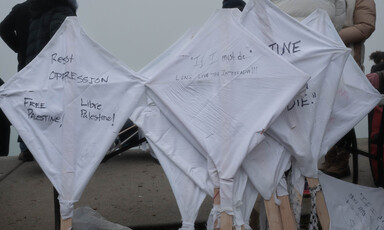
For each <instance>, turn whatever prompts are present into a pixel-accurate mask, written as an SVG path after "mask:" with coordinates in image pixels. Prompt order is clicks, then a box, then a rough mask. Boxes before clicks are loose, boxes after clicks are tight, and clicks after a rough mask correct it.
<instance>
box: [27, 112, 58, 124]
mask: <svg viewBox="0 0 384 230" xmlns="http://www.w3.org/2000/svg"><path fill="white" fill-rule="evenodd" d="M28 118H29V119H32V120H36V121H43V122H60V119H61V117H60V116H51V115H47V114H44V115H40V114H35V112H34V111H33V109H28Z"/></svg>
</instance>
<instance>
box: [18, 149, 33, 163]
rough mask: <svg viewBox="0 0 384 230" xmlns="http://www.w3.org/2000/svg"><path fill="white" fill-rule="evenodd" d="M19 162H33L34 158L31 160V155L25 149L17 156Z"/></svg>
mask: <svg viewBox="0 0 384 230" xmlns="http://www.w3.org/2000/svg"><path fill="white" fill-rule="evenodd" d="M19 160H21V161H23V162H26V161H33V160H34V158H33V155H32V153H31V152H30V151H29V150H28V149H27V150H24V151H22V152H21V153H20V154H19Z"/></svg>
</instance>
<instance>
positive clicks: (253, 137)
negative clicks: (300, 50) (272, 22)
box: [146, 9, 308, 213]
mask: <svg viewBox="0 0 384 230" xmlns="http://www.w3.org/2000/svg"><path fill="white" fill-rule="evenodd" d="M238 13H239V11H238V10H237V9H236V10H218V11H217V12H216V13H215V14H214V15H213V17H212V18H211V19H210V20H208V22H207V23H206V24H205V25H204V26H203V27H202V28H201V29H200V30H199V31H198V33H197V34H196V36H195V37H194V39H193V40H192V41H190V42H189V44H187V46H185V47H184V48H183V49H182V50H181V51H180V54H179V55H175V56H172V57H170V58H172V59H171V61H169V62H167V64H166V65H164V67H163V69H162V70H161V71H160V72H159V73H158V74H157V75H156V76H154V77H153V78H152V79H150V80H149V81H148V82H147V83H146V86H147V87H148V89H149V90H148V95H149V96H150V97H151V98H152V99H153V101H154V102H155V103H156V105H157V106H158V107H159V108H160V110H161V111H162V112H163V113H164V114H165V115H166V116H167V118H168V120H169V121H170V122H172V123H173V124H174V125H175V127H177V128H178V129H179V130H180V132H182V134H183V135H184V136H185V137H186V138H187V139H188V141H189V142H191V143H192V144H193V145H194V146H195V148H196V149H198V151H199V152H200V153H203V154H205V155H206V156H207V157H208V159H209V160H208V162H212V164H213V166H214V168H215V169H216V170H217V173H218V176H219V187H220V195H221V209H222V210H223V211H227V212H228V213H231V212H232V211H233V207H232V206H233V204H232V192H233V178H234V176H235V174H236V172H237V170H238V169H239V167H240V165H241V164H242V162H243V160H244V157H245V156H246V154H247V153H248V152H249V151H251V150H252V149H253V148H254V147H255V146H256V145H257V144H258V143H260V142H261V141H262V139H263V137H264V135H263V134H264V132H265V130H267V129H268V127H269V126H270V125H271V123H272V122H273V121H274V119H275V118H276V117H277V116H278V115H279V114H280V113H281V111H282V110H283V109H284V108H285V107H286V106H287V105H288V103H289V102H290V101H291V100H292V98H293V97H294V96H295V95H296V94H297V92H298V91H299V90H300V89H301V88H302V87H303V86H304V84H305V83H306V82H307V80H308V76H307V75H306V74H305V73H303V72H301V71H299V70H298V69H297V68H295V67H293V66H292V65H290V64H289V63H288V62H286V61H284V60H283V59H282V58H280V57H279V56H278V55H277V54H275V53H273V52H272V51H271V50H270V49H269V48H267V47H265V45H263V44H261V43H260V42H259V41H258V40H257V39H256V38H255V37H254V36H252V35H251V34H250V33H249V32H248V31H247V30H245V29H244V28H243V27H242V25H240V24H239V23H238V20H237V19H236V16H234V15H233V14H238ZM276 66H278V68H276Z"/></svg>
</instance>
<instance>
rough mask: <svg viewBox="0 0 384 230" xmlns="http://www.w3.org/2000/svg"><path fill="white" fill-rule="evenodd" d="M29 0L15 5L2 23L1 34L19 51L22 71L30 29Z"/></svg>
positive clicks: (18, 56) (19, 67) (18, 57)
mask: <svg viewBox="0 0 384 230" xmlns="http://www.w3.org/2000/svg"><path fill="white" fill-rule="evenodd" d="M30 19H31V17H30V11H29V0H28V1H25V2H23V3H20V4H17V5H15V6H14V7H13V8H12V10H11V12H10V13H9V14H8V15H7V16H6V17H5V18H4V19H3V21H2V22H1V23H0V36H1V38H2V39H3V40H4V42H5V43H6V44H7V45H8V46H9V48H11V49H12V50H13V51H15V53H17V61H18V66H17V70H18V71H20V70H21V69H22V68H24V66H26V61H25V56H26V51H27V42H28V31H29V22H30Z"/></svg>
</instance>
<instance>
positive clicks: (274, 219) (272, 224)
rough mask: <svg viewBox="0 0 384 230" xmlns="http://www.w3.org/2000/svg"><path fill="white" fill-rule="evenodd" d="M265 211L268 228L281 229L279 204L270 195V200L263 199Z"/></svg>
mask: <svg viewBox="0 0 384 230" xmlns="http://www.w3.org/2000/svg"><path fill="white" fill-rule="evenodd" d="M264 205H265V212H266V214H267V219H268V225H269V229H271V230H283V223H282V219H281V214H280V210H279V206H277V205H276V203H275V198H274V197H273V196H272V197H271V199H270V200H264Z"/></svg>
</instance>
